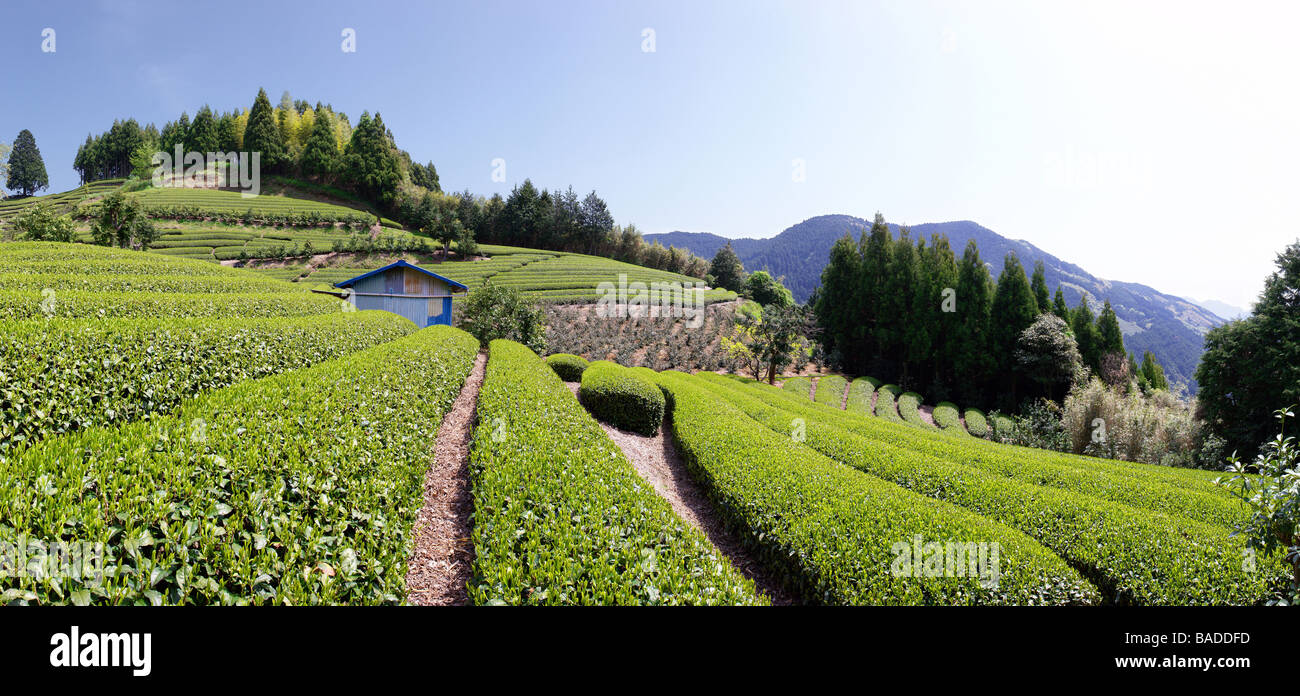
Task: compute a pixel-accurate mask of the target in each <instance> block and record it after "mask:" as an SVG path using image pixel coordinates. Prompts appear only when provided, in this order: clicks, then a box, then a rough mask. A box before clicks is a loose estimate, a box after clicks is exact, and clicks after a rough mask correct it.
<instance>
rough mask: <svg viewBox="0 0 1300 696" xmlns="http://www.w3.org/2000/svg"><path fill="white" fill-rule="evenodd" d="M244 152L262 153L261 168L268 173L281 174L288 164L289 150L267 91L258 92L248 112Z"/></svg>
mask: <svg viewBox="0 0 1300 696" xmlns="http://www.w3.org/2000/svg"><path fill="white" fill-rule="evenodd" d="M243 151H244V152H260V153H262V154H261V166H262V168H263V169H265V170H266V171H268V172H279V171H281V170H282V168H283V167H284V166H285V165H286V164H287V157H288V154H287V150H286V149H285V144H284V138H283V136H282V135H281V133H280V127H279V125H278V124H277V123H276V121H275V114H274V112H273V111H272V110H271V100H270V99H268V98H267V97H266V90H265V89H259V90H257V98H256V99H255V100H253V108H252V109H251V110H250V111H249V112H248V125H247V126H245V127H244V148H243Z"/></svg>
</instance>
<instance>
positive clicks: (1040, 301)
mask: <svg viewBox="0 0 1300 696" xmlns="http://www.w3.org/2000/svg"><path fill="white" fill-rule="evenodd" d="M1029 287H1030V289H1031V290H1033V293H1034V303H1035V304H1036V305H1037V306H1038V313H1039V314H1046V313H1048V312H1051V311H1052V297H1051V295H1049V294H1047V274H1046V271H1045V270H1044V268H1043V262H1042V261H1035V262H1034V276H1033V278H1032V279H1030V281H1029ZM1057 289H1058V290H1059V289H1060V288H1059V287H1058V288H1057ZM1063 299H1064V298H1063Z"/></svg>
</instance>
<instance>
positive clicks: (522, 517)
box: [469, 340, 762, 605]
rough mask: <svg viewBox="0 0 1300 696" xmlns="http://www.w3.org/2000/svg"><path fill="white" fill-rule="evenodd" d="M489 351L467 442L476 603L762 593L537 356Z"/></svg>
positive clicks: (639, 600)
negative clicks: (640, 472)
mask: <svg viewBox="0 0 1300 696" xmlns="http://www.w3.org/2000/svg"><path fill="white" fill-rule="evenodd" d="M490 351H491V352H490V356H491V357H490V359H489V360H488V366H487V375H486V378H485V379H484V382H483V388H482V391H480V392H479V403H478V422H479V425H478V428H477V429H476V431H475V433H474V444H473V449H472V451H471V454H470V476H471V479H472V483H473V498H474V530H473V533H472V537H473V542H474V550H475V559H474V576H473V579H472V580H471V582H470V587H469V593H470V598H471V599H472V600H473V601H474V602H475V603H477V604H511V605H517V604H602V605H606V604H619V605H627V604H758V603H762V600H761V599H760V598H759V597H758V596H757V595H756V594H755V591H754V587H753V584H752V583H751V582H749V581H748V580H746V579H745V578H743V577H742V576H741V575H740V574H739V573H738V572H737V571H736V570H735V569H734V568H732V566H731V565H730V564H729V563H728V562H727V561H726V559H724V558H723V557H721V556H720V555H719V553H718V552H717V550H716V549H715V548H714V547H713V546H712V544H710V543H709V541H708V540H707V539H706V538H705V537H704V536H703V535H702V534H701V533H699V532H698V531H696V530H695V529H694V528H693V527H691V526H689V525H687V524H686V523H685V522H683V521H682V520H681V519H680V518H678V517H677V516H676V515H675V514H673V511H672V508H671V507H670V506H669V504H668V502H667V501H665V500H664V499H663V498H661V497H660V496H659V495H658V494H656V493H655V492H654V490H653V489H651V488H650V486H648V485H647V484H646V483H645V481H644V480H643V479H641V477H640V476H638V475H637V473H636V471H635V470H634V469H633V468H632V465H631V464H630V463H629V462H628V461H627V459H626V458H625V457H624V456H623V453H622V451H621V450H619V448H618V446H617V445H615V444H614V443H613V442H612V441H611V440H610V439H609V437H608V436H607V435H605V432H604V430H602V429H601V427H600V425H599V424H598V423H596V421H595V420H593V419H592V418H591V416H589V415H587V413H586V411H584V410H583V409H582V407H581V406H580V405H579V404H578V402H577V400H575V399H574V398H573V394H572V393H570V392H569V390H568V388H567V387H565V386H564V383H563V382H561V381H560V378H559V377H557V376H556V375H555V373H554V372H553V371H552V370H551V369H550V368H548V367H547V366H546V364H545V363H544V362H543V361H542V360H540V359H539V358H538V357H537V356H536V355H534V354H533V352H532V351H530V350H528V349H527V348H526V347H524V346H522V345H519V344H517V343H513V342H510V341H503V340H497V341H493V342H492V343H491V345H490Z"/></svg>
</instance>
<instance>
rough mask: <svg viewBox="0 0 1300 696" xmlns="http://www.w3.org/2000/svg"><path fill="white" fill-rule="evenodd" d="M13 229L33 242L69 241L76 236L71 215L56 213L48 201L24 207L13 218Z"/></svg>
mask: <svg viewBox="0 0 1300 696" xmlns="http://www.w3.org/2000/svg"><path fill="white" fill-rule="evenodd" d="M13 226H14V230H15V231H17V232H19V233H21V234H22V235H23V237H24V238H26V239H29V240H31V241H34V242H71V241H73V240H74V239H75V238H76V236H77V229H76V225H75V224H73V222H72V217H71V216H68V215H58V214H56V213H55V212H54V209H53V207H52V206H50V205H49V204H48V203H44V202H41V203H37V204H36V205H33V206H30V207H28V208H26V209H25V210H24V211H23V212H22V213H20V214H18V215H17V216H15V217H14V219H13Z"/></svg>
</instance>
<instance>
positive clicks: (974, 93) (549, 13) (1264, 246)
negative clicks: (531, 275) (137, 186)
mask: <svg viewBox="0 0 1300 696" xmlns="http://www.w3.org/2000/svg"><path fill="white" fill-rule="evenodd" d="M1296 8H1297V4H1295V3H1281V2H1275V3H1249V2H1246V3H1243V2H1233V3H1226V2H1224V3H1217V4H1198V3H1188V2H1179V3H1173V2H1153V1H1147V2H1128V3H1108V2H1088V3H1072V4H1065V3H1055V2H1031V3H1011V2H975V1H966V2H950V3H931V2H903V1H898V2H866V1H860V2H829V1H824V0H808V1H805V2H790V3H772V2H753V1H747V2H703V1H696V2H653V3H648V2H647V3H638V2H622V1H619V2H609V1H603V2H563V1H560V0H556V1H555V2H524V1H523V0H516V1H514V2H457V3H417V2H407V3H388V2H380V1H373V2H365V3H355V2H351V3H330V2H312V3H292V4H291V3H287V2H272V1H266V0H263V1H262V2H255V3H240V2H222V3H189V2H185V3H179V2H166V3H164V2H158V3H151V2H108V1H105V2H101V3H62V2H43V3H30V4H29V5H27V6H25V7H10V8H6V11H5V21H4V23H3V26H0V61H2V63H0V64H3V65H4V66H5V70H4V71H3V74H0V94H3V95H4V104H3V106H2V107H0V141H4V142H12V140H13V137H14V135H15V134H17V132H18V131H19V130H20V129H22V128H28V129H30V130H31V131H32V132H33V133H34V134H35V136H36V139H37V143H38V145H39V146H40V148H41V151H42V154H43V155H44V157H45V160H46V164H47V167H48V169H49V171H50V177H51V180H50V184H51V186H50V190H51V191H59V190H65V189H68V188H72V187H73V186H75V185H76V184H77V180H76V174H75V172H74V171H73V170H72V167H71V163H72V158H73V156H74V154H75V152H76V147H77V145H78V144H80V143H81V142H82V141H83V140H84V139H85V136H86V134H87V133H88V132H96V133H97V132H100V131H102V130H105V129H107V128H108V126H109V125H111V123H112V120H113V119H114V118H115V117H128V116H131V117H135V118H137V119H138V120H140V121H141V122H142V123H144V122H149V121H153V122H155V123H157V124H158V125H159V126H161V125H162V123H163V122H165V121H167V120H170V119H174V118H176V117H177V116H178V115H179V113H180V112H181V111H182V110H184V111H187V112H189V113H190V114H191V116H192V115H193V114H194V112H195V111H196V110H197V109H198V108H199V107H200V106H201V105H203V104H204V103H208V104H211V105H212V106H213V108H215V109H217V110H229V109H233V108H236V107H240V108H243V107H247V106H250V105H251V103H252V99H253V97H254V96H255V94H256V92H257V89H258V87H265V88H266V90H267V92H268V94H270V96H271V99H272V101H273V102H274V101H277V100H278V99H279V96H280V94H281V92H283V91H285V90H289V91H290V93H291V94H292V95H293V96H294V97H296V98H304V99H307V100H308V101H311V102H313V103H314V102H316V101H323V102H329V103H332V104H333V105H334V106H335V108H337V109H342V110H343V111H345V112H347V113H348V114H349V115H350V116H351V117H352V118H353V120H354V121H355V119H356V117H357V116H358V115H360V113H361V112H362V111H363V110H369V111H371V112H372V113H373V112H374V111H379V112H381V113H382V114H383V116H384V120H385V122H386V123H387V124H388V125H389V127H390V128H391V129H392V131H393V132H394V134H395V136H396V138H397V141H398V144H399V145H400V146H401V147H402V148H404V149H406V150H407V151H409V152H410V153H411V155H412V156H413V157H414V158H415V159H417V160H419V161H428V160H432V161H433V162H434V163H435V165H436V166H437V168H438V171H439V174H440V175H441V177H442V182H443V185H444V188H449V189H455V190H461V189H465V188H469V189H471V190H473V191H475V192H477V193H482V194H491V193H493V192H496V191H500V192H502V193H505V192H508V191H509V189H510V187H511V186H512V185H513V184H514V183H517V182H519V181H522V180H523V178H524V177H529V178H531V179H532V180H533V181H534V183H536V184H538V185H539V186H544V187H548V188H562V187H564V186H567V185H570V184H572V185H573V186H574V188H575V189H577V190H578V191H579V192H584V193H585V192H586V191H589V190H591V189H593V188H594V189H596V190H598V191H599V192H600V194H601V195H602V196H603V197H604V198H605V199H606V200H607V201H608V202H609V204H610V207H611V209H612V210H613V212H614V214H615V217H616V218H617V219H618V221H619V222H621V223H629V222H631V223H635V224H636V225H637V226H638V227H639V228H640V229H641V230H642V231H645V232H666V231H671V230H678V229H680V230H688V231H704V232H714V233H717V234H722V235H725V236H729V237H740V236H754V237H766V236H771V235H774V234H776V233H778V232H780V231H781V230H783V229H785V228H786V227H788V226H790V225H792V224H795V223H797V222H799V221H801V220H803V219H805V218H808V217H812V216H815V215H820V214H826V213H848V214H854V215H859V216H862V217H870V216H871V215H873V214H874V213H875V212H876V211H877V210H879V211H881V212H883V213H884V214H885V216H886V217H887V218H888V219H889V220H890V221H893V222H900V223H911V224H916V223H922V222H939V221H945V220H959V219H969V220H975V221H977V222H979V223H981V224H983V225H985V226H987V227H989V228H991V229H993V230H995V231H997V232H999V233H1001V234H1003V235H1006V236H1008V237H1012V238H1018V239H1025V240H1028V241H1030V242H1032V243H1034V244H1035V245H1037V246H1039V247H1041V248H1043V249H1045V250H1047V251H1049V252H1051V253H1053V254H1055V255H1057V256H1060V257H1062V258H1064V259H1067V260H1069V261H1073V262H1075V263H1078V264H1080V265H1082V266H1083V267H1084V268H1086V269H1088V270H1089V271H1091V272H1093V273H1094V274H1096V275H1099V276H1102V277H1106V278H1112V279H1117V280H1127V281H1136V282H1143V283H1146V284H1149V285H1152V286H1154V287H1155V288H1157V289H1159V290H1161V291H1164V292H1170V293H1174V294H1178V295H1183V296H1190V297H1194V298H1198V299H1205V298H1215V299H1220V300H1223V301H1227V302H1230V303H1233V304H1237V305H1243V306H1244V305H1247V304H1249V303H1250V302H1251V301H1252V300H1253V298H1254V297H1255V295H1256V293H1257V292H1258V290H1259V289H1260V287H1261V284H1262V281H1263V277H1264V276H1265V275H1266V274H1267V273H1268V272H1269V271H1270V270H1271V268H1272V260H1273V257H1274V255H1275V254H1276V253H1277V252H1278V251H1280V250H1281V249H1282V248H1283V247H1284V246H1285V245H1286V244H1288V243H1290V242H1292V241H1294V240H1295V239H1296V238H1297V236H1300V227H1298V226H1297V224H1296V219H1297V215H1296V214H1297V212H1300V211H1298V210H1297V208H1300V196H1297V195H1296V192H1297V189H1298V186H1297V185H1298V184H1300V170H1298V169H1297V166H1296V163H1297V161H1300V130H1298V129H1297V128H1296V125H1295V124H1296V117H1297V115H1298V114H1297V111H1298V110H1300V109H1298V107H1300V92H1298V90H1297V89H1296V88H1295V75H1294V70H1295V67H1296V66H1297V65H1300V42H1297V41H1295V39H1294V32H1295V29H1294V27H1295V26H1297V21H1296V20H1297V19H1300V16H1297V15H1298V14H1300V13H1298V12H1297V9H1296ZM46 27H49V28H52V29H54V30H55V32H56V51H55V52H54V53H43V52H42V51H41V40H42V38H41V32H42V29H44V28H46ZM345 27H350V28H353V29H355V30H356V34H357V51H356V52H355V53H350V54H349V53H344V52H343V51H342V50H341V49H340V43H341V41H342V37H341V36H340V34H341V32H342V30H343V29H344V28H345ZM646 29H652V30H653V32H654V51H653V52H647V51H645V50H643V48H644V47H645V39H644V30H646ZM495 158H503V159H504V160H505V161H506V175H507V181H506V183H504V184H502V183H494V182H493V181H492V180H491V173H492V160H493V159H495ZM796 161H798V162H796ZM800 163H801V164H800ZM800 168H801V169H802V171H803V173H804V176H803V179H802V180H799V177H798V176H796V173H797V172H796V170H799V169H800Z"/></svg>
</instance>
